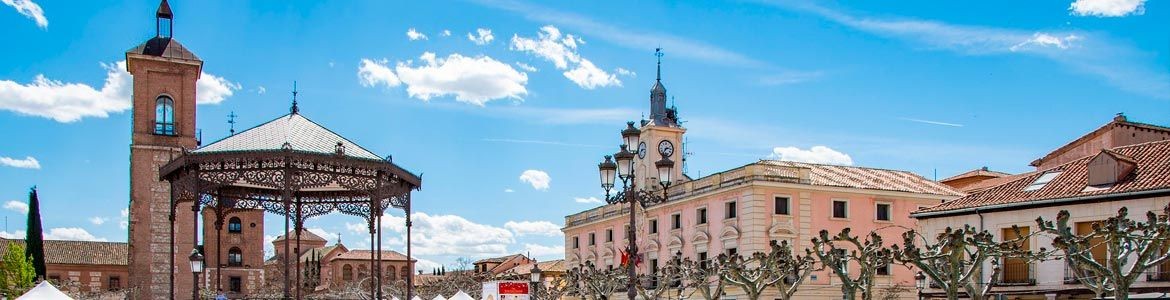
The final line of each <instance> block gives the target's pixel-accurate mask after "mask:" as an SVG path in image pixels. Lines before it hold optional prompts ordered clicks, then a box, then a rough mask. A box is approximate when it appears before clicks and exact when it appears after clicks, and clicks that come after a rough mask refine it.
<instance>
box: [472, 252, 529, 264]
mask: <svg viewBox="0 0 1170 300" xmlns="http://www.w3.org/2000/svg"><path fill="white" fill-rule="evenodd" d="M521 255H523V254H512V255H508V256H500V257H491V258H484V259H481V260H477V261H475V264H478V263H502V262H505V261H508V260H509V259H512V258H513V257H517V256H521Z"/></svg>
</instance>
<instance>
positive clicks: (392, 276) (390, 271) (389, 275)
mask: <svg viewBox="0 0 1170 300" xmlns="http://www.w3.org/2000/svg"><path fill="white" fill-rule="evenodd" d="M395 271H397V270H395V269H394V266H390V267H389V268H386V279H388V280H390V281H395V280H398V273H396V272H395Z"/></svg>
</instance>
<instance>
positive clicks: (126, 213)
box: [118, 208, 130, 229]
mask: <svg viewBox="0 0 1170 300" xmlns="http://www.w3.org/2000/svg"><path fill="white" fill-rule="evenodd" d="M129 226H130V209H129V208H123V209H122V220H121V221H118V227H121V228H122V229H126V228H127V227H129Z"/></svg>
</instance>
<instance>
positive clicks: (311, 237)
mask: <svg viewBox="0 0 1170 300" xmlns="http://www.w3.org/2000/svg"><path fill="white" fill-rule="evenodd" d="M289 233H292V230H289ZM286 235H287V234H285V235H281V236H278V237H276V239H275V240H272V242H273V243H275V242H279V241H283V240H284V239H285V236H286ZM292 238H293V239H296V235H295V234H293V237H292ZM301 241H302V242H304V241H311V242H326V240H325V239H324V238H322V237H321V236H319V235H316V234H314V233H313V232H311V231H309V230H308V229H301Z"/></svg>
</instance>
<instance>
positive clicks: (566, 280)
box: [532, 276, 575, 300]
mask: <svg viewBox="0 0 1170 300" xmlns="http://www.w3.org/2000/svg"><path fill="white" fill-rule="evenodd" d="M570 280H572V279H571V278H570V277H569V276H558V277H556V278H553V279H552V280H550V281H548V282H544V283H543V284H541V285H540V286H539V287H536V288H535V290H533V291H532V300H559V299H561V297H564V296H566V295H569V294H571V293H573V292H574V290H575V286H574V285H573V284H570V282H571V281H570Z"/></svg>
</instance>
